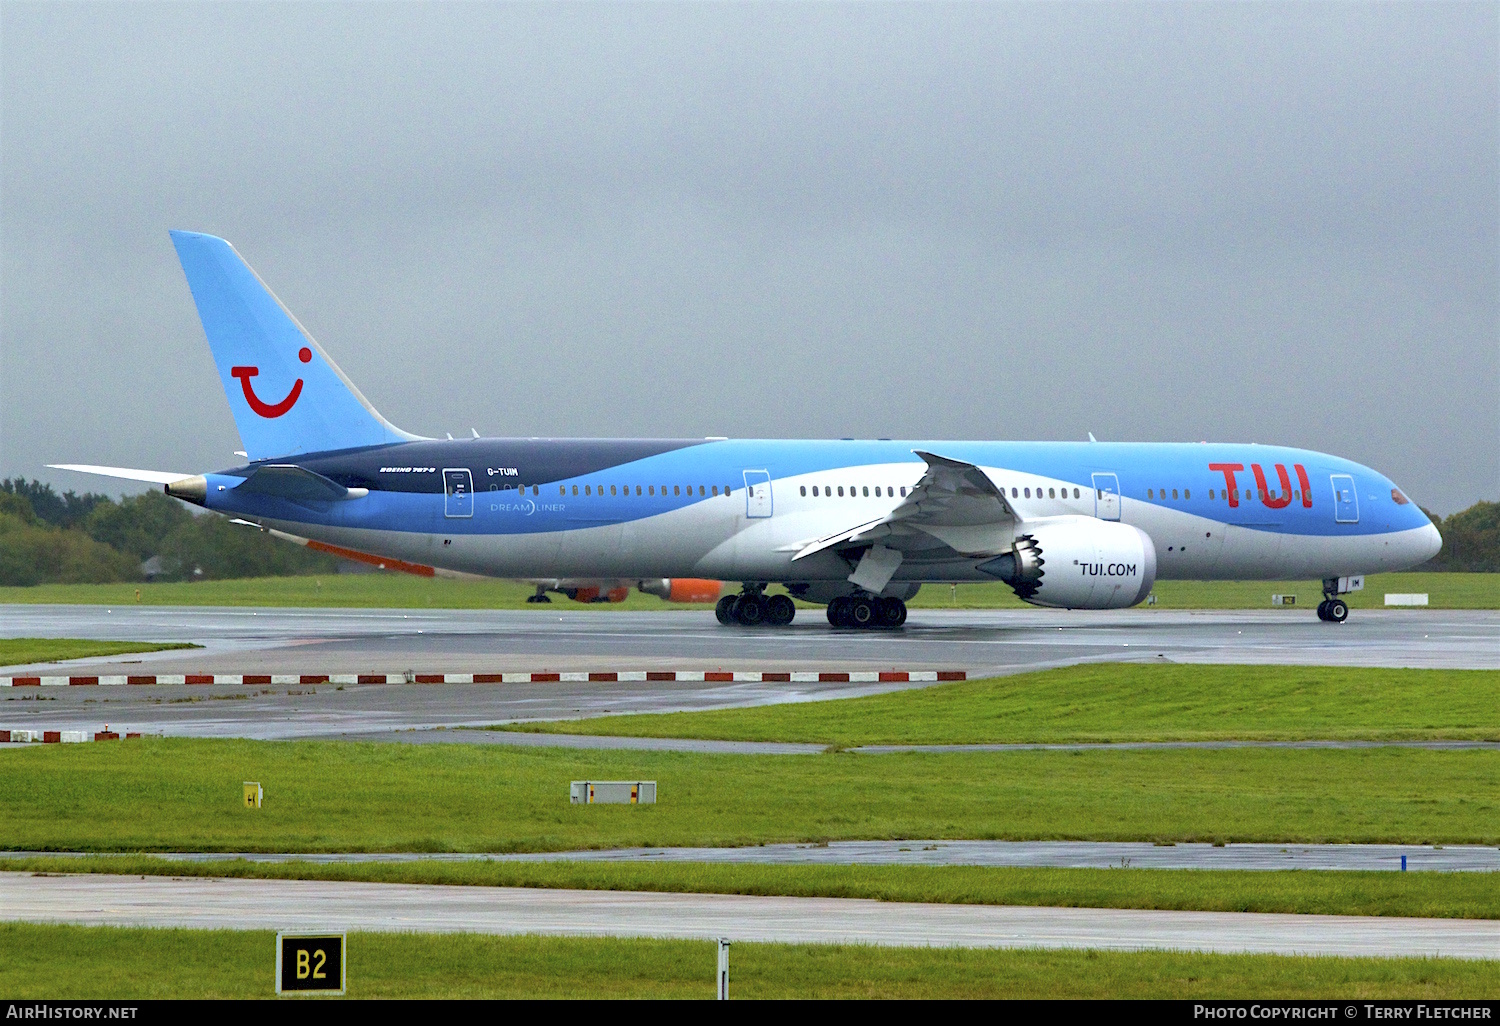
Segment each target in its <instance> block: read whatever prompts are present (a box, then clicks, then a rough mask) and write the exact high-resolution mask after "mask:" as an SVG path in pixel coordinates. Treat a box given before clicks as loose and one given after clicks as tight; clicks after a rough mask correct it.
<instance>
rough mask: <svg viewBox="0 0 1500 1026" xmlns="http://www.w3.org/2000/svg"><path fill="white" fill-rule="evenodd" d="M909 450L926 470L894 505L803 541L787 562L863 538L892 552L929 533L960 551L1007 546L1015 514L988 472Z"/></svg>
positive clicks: (925, 544) (991, 551) (919, 544)
mask: <svg viewBox="0 0 1500 1026" xmlns="http://www.w3.org/2000/svg"><path fill="white" fill-rule="evenodd" d="M913 451H914V452H916V454H917V455H918V456H920V457H922V459H924V460H925V461H926V462H927V471H926V473H924V474H923V475H922V479H921V480H920V481H918V482H917V486H916V487H915V488H913V489H912V490H911V491H910V492H909V493H907V496H906V498H905V499H904V500H902V502H901V504H900V505H898V506H897V507H896V508H895V509H893V510H891V511H890V513H888V514H886V515H885V516H884V517H881V518H879V519H877V520H871V521H869V522H867V523H864V524H860V525H858V526H856V527H852V528H849V529H848V530H845V531H840V532H839V533H837V534H831V535H828V536H826V537H823V538H818V539H815V540H813V541H811V542H808V543H806V544H805V545H803V546H802V547H801V548H800V549H799V550H798V551H797V554H796V555H795V556H793V557H792V560H793V562H795V561H796V560H799V559H805V558H806V557H808V556H811V555H813V554H814V553H818V552H823V551H826V550H828V549H833V548H841V547H854V546H858V545H866V544H870V545H873V546H874V548H873V549H872V552H873V551H874V549H878V548H882V547H883V548H887V549H892V550H895V551H897V552H902V551H908V550H916V549H925V548H931V547H932V541H933V540H934V539H935V540H936V541H938V542H940V543H942V544H943V545H946V546H948V547H949V548H951V549H953V550H954V551H956V552H959V553H961V554H963V555H966V556H992V555H998V554H1000V553H1001V552H1005V551H1007V550H1008V549H1009V548H1010V547H1011V543H1012V542H1013V541H1014V527H1015V522H1016V520H1017V519H1019V518H1018V517H1017V516H1016V512H1015V509H1014V508H1013V507H1012V506H1011V504H1010V503H1009V502H1008V501H1006V498H1005V493H1004V492H1003V491H1002V490H1001V489H1000V488H998V487H996V485H995V483H994V482H993V481H991V480H990V478H989V475H988V474H986V473H985V472H984V471H983V470H981V469H980V468H979V467H977V466H975V465H974V464H972V463H966V462H964V461H963V460H955V459H949V458H948V457H946V456H939V455H937V454H935V453H930V452H923V451H921V450H919V449H918V450H913ZM876 559H877V561H880V560H883V561H884V562H886V563H889V562H890V557H889V556H881V555H879V554H877V556H876ZM896 562H897V563H899V560H897V561H896ZM892 572H894V566H892ZM856 574H857V572H856ZM886 579H887V580H889V577H887V578H886ZM855 583H860V582H858V581H856V582H855ZM884 583H885V582H883V581H882V582H881V586H882V587H883V586H884ZM874 590H878V589H874Z"/></svg>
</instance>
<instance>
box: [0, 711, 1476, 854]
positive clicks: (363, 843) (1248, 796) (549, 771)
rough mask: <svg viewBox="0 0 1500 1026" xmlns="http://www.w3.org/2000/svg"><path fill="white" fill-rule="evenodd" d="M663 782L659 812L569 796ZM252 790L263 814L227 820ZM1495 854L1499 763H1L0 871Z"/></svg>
mask: <svg viewBox="0 0 1500 1026" xmlns="http://www.w3.org/2000/svg"><path fill="white" fill-rule="evenodd" d="M590 778H592V779H627V780H628V779H646V780H656V781H658V786H659V788H660V790H659V795H660V804H658V805H654V806H587V805H569V804H568V800H567V794H568V790H567V789H568V782H569V781H570V780H580V779H590ZM245 780H255V781H259V782H260V783H261V784H262V785H263V786H264V787H265V792H266V804H265V808H263V809H260V810H247V809H244V808H242V807H241V805H240V801H241V788H240V784H241V781H245ZM910 837H932V838H980V839H983V838H999V839H1020V840H1032V839H1035V840H1046V839H1078V840H1153V841H1154V840H1161V841H1190V840H1199V841H1203V840H1207V841H1218V840H1223V841H1279V842H1293V841H1307V842H1314V841H1330V842H1334V841H1363V842H1378V841H1390V842H1412V843H1438V844H1445V843H1476V844H1495V843H1497V842H1500V753H1497V752H1493V751H1460V752H1432V751H1421V750H1415V751H1414V750H1407V749H1373V750H1357V751H1327V750H1291V751H1288V750H1267V749H1237V750H1227V751H1200V750H1170V751H1145V752H1142V751H1089V752H1035V751H1032V752H1015V753H1004V754H992V753H977V754H941V755H932V754H920V753H919V754H906V755H889V756H879V757H874V756H866V755H853V754H847V753H845V754H826V755H812V756H761V755H755V756H750V755H704V754H697V753H687V752H635V751H590V750H578V749H551V748H534V749H533V748H509V747H490V746H477V745H465V744H453V745H398V744H371V743H352V742H312V741H304V742H298V743H295V744H293V743H286V742H255V741H230V740H197V739H186V738H166V739H151V738H146V739H141V740H138V741H121V742H110V743H96V744H91V745H57V746H48V747H47V748H45V749H41V750H36V751H28V752H26V753H24V754H17V753H12V755H11V756H10V757H9V758H7V759H4V760H3V761H0V849H10V850H17V849H22V850H54V851H55V850H89V851H143V850H179V851H197V850H205V851H309V852H312V851H481V852H482V851H525V850H567V849H572V848H613V847H630V846H635V845H652V846H654V845H739V844H755V843H759V842H769V841H817V840H822V839H846V838H847V839H857V838H870V839H879V838H896V839H899V838H910Z"/></svg>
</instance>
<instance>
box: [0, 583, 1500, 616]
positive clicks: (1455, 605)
mask: <svg viewBox="0 0 1500 1026" xmlns="http://www.w3.org/2000/svg"><path fill="white" fill-rule="evenodd" d="M532 591H533V589H532V588H531V587H530V586H529V585H525V584H519V583H517V582H515V581H498V580H496V581H470V580H452V579H448V578H432V577H414V576H412V575H410V574H397V573H376V574H325V575H323V576H319V577H258V578H247V579H242V580H229V581H197V582H177V583H162V584H141V583H124V584H41V585H36V586H34V587H29V588H0V604H4V603H12V602H19V603H62V604H88V605H105V606H110V605H133V604H135V603H140V604H142V605H153V606H332V607H351V608H394V609H421V608H429V607H430V608H434V609H438V608H441V609H531V610H540V611H546V610H557V609H594V610H606V609H636V610H660V609H687V610H697V611H699V612H700V613H705V614H706V613H708V612H709V609H708V607H707V606H706V605H675V604H672V603H667V602H663V601H662V600H661V599H658V598H656V597H654V596H651V595H642V594H641V593H640V592H636V591H632V592H631V594H630V597H629V598H627V599H626V600H625V601H624V602H620V603H596V604H590V605H583V604H580V603H576V602H570V601H568V600H566V599H564V598H562V597H561V596H557V595H554V596H552V605H550V606H531V605H527V604H526V596H528V595H530V594H532ZM1388 591H1396V592H1414V591H1415V592H1423V591H1425V592H1427V593H1428V594H1430V595H1431V602H1432V607H1433V608H1437V609H1500V574H1433V573H1421V574H1416V573H1412V574H1376V575H1373V576H1371V577H1368V578H1366V582H1365V590H1364V591H1362V592H1355V593H1354V594H1352V595H1349V596H1346V598H1347V599H1348V601H1349V605H1350V606H1351V607H1353V608H1355V609H1368V608H1382V607H1383V606H1384V603H1385V593H1386V592H1388ZM1272 594H1292V595H1296V596H1297V601H1298V603H1299V605H1298V607H1297V608H1296V609H1295V610H1293V609H1288V610H1286V613H1287V615H1289V616H1294V615H1311V613H1312V609H1311V608H1310V607H1312V606H1316V605H1317V603H1318V599H1319V598H1320V597H1321V592H1320V586H1319V585H1318V583H1317V582H1316V581H1206V582H1205V581H1160V582H1158V583H1157V585H1156V597H1157V608H1162V609H1258V608H1266V609H1269V608H1271V595H1272ZM137 596H139V597H137ZM910 605H911V606H912V607H913V608H917V609H946V608H951V607H955V606H956V607H958V608H962V609H990V608H997V609H1012V608H1013V609H1023V608H1031V607H1029V606H1026V605H1025V604H1024V603H1023V602H1021V601H1020V600H1019V599H1017V598H1016V597H1015V594H1014V593H1013V592H1012V591H1011V590H1010V588H1008V587H1006V586H1005V585H1003V584H1000V583H998V582H997V583H995V584H960V585H958V589H957V592H956V593H955V592H954V590H953V589H952V588H951V587H950V586H947V585H940V584H934V585H928V586H927V587H925V588H923V590H922V591H921V593H919V594H918V595H917V597H916V598H915V599H914V600H912V602H911V603H910ZM1303 606H1307V607H1309V608H1302V607H1303ZM820 608H821V607H814V606H804V609H805V612H804V613H803V614H802V615H803V616H808V615H817V614H816V612H815V611H816V610H818V609H820ZM1407 611H1408V612H1420V611H1419V610H1407Z"/></svg>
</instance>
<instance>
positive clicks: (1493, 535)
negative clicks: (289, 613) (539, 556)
mask: <svg viewBox="0 0 1500 1026" xmlns="http://www.w3.org/2000/svg"><path fill="white" fill-rule="evenodd" d="M1427 515H1428V516H1429V517H1432V520H1433V522H1434V523H1436V524H1437V525H1438V529H1439V530H1440V531H1441V532H1442V535H1443V548H1442V551H1441V552H1439V553H1438V554H1437V555H1436V556H1435V557H1433V559H1432V560H1431V561H1429V562H1427V563H1425V564H1423V565H1422V566H1420V567H1417V568H1416V569H1418V570H1440V571H1470V572H1483V573H1500V502H1479V503H1475V504H1474V505H1473V506H1470V507H1469V508H1468V509H1466V510H1464V511H1463V512H1461V513H1455V514H1453V515H1452V516H1450V517H1447V518H1446V519H1445V518H1442V517H1438V516H1435V515H1434V514H1432V513H1428V514H1427ZM338 563H339V560H337V559H335V558H334V557H333V556H329V555H326V554H324V553H321V552H313V551H311V550H309V549H305V548H303V547H302V546H300V545H293V544H291V543H290V542H284V541H279V540H278V539H276V538H273V537H271V536H270V535H269V534H266V533H265V532H264V531H257V530H255V529H254V528H250V527H244V526H242V525H239V524H232V523H230V522H229V520H227V519H226V518H224V517H221V516H215V515H213V514H200V515H196V516H195V515H194V514H192V513H190V512H188V509H187V507H186V506H184V505H183V504H182V503H180V502H178V501H177V500H176V499H170V498H168V497H167V496H166V495H163V494H162V493H161V492H154V491H153V492H146V493H145V494H143V495H135V496H130V497H128V498H125V499H121V500H119V501H115V500H114V499H111V498H110V497H109V496H107V495H100V494H98V493H95V492H88V493H85V494H83V495H78V494H76V493H74V492H72V491H68V492H64V493H63V494H61V495H59V494H58V493H57V492H56V491H54V490H53V488H52V486H51V485H46V484H42V483H41V482H40V481H25V480H23V479H20V478H16V479H14V480H11V479H6V480H4V481H0V585H32V584H54V583H62V584H75V583H93V582H105V581H140V580H146V579H148V578H149V579H153V580H164V581H182V580H201V579H205V578H206V579H215V578H220V579H222V578H230V577H273V576H282V575H289V574H313V573H323V574H326V573H333V572H335V571H336V570H337V569H338Z"/></svg>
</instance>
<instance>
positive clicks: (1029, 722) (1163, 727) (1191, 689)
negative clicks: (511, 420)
mask: <svg viewBox="0 0 1500 1026" xmlns="http://www.w3.org/2000/svg"><path fill="white" fill-rule="evenodd" d="M495 729H497V730H520V731H535V732H540V733H565V734H608V735H616V736H620V735H623V736H630V737H683V738H715V739H729V740H736V741H801V742H812V743H816V744H826V745H837V746H840V747H852V746H856V745H870V744H996V743H1006V742H1067V741H1203V740H1213V739H1226V738H1232V739H1239V740H1252V739H1253V740H1270V739H1276V740H1293V739H1294V740H1302V739H1308V738H1323V739H1352V738H1362V739H1387V740H1389V739H1398V738H1399V739H1413V738H1423V739H1432V738H1447V739H1468V740H1475V739H1478V740H1490V741H1497V740H1500V670H1387V669H1366V668H1357V669H1350V668H1340V667H1316V666H1311V667H1299V666H1181V665H1172V664H1161V665H1156V664H1133V663H1109V664H1104V665H1098V664H1095V665H1086V666H1072V667H1067V668H1064V669H1057V670H1047V671H1044V672H1040V673H1026V674H1018V675H1016V676H1013V677H1000V678H996V679H993V680H976V681H965V682H963V683H958V684H945V685H941V686H937V687H930V688H922V689H919V690H911V691H898V692H893V693H890V694H885V695H872V696H869V697H865V698H847V699H840V700H836V701H829V702H799V703H794V704H788V705H769V706H757V707H754V708H749V709H723V710H715V711H712V712H692V713H665V714H633V715H628V716H604V717H597V718H591V719H587V720H559V721H549V722H542V723H521V724H507V725H503V726H499V727H496V728H495Z"/></svg>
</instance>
